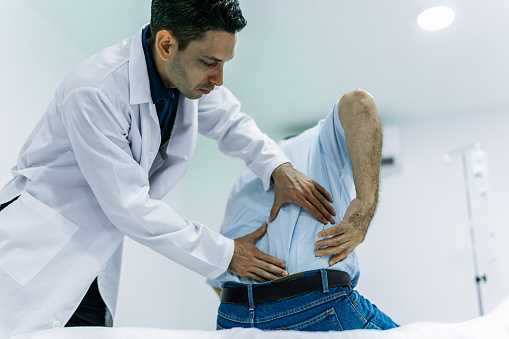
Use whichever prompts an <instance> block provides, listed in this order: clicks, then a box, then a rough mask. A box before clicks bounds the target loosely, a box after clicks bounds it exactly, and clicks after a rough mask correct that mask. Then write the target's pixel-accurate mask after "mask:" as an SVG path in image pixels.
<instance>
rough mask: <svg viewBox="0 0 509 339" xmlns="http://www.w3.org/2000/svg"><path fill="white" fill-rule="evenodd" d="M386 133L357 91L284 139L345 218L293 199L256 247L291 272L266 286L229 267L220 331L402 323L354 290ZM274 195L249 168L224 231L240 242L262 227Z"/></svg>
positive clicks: (222, 283) (220, 281)
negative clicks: (330, 218) (325, 215)
mask: <svg viewBox="0 0 509 339" xmlns="http://www.w3.org/2000/svg"><path fill="white" fill-rule="evenodd" d="M381 139H382V137H381V126H380V121H379V118H378V113H377V111H376V106H375V103H374V101H373V98H372V97H371V96H370V95H369V94H368V93H367V92H365V91H362V90H356V91H352V92H349V93H347V94H345V95H344V96H343V97H342V98H341V100H340V101H339V103H337V104H336V105H335V106H334V107H333V109H332V111H331V112H330V113H329V114H328V115H327V116H326V117H325V119H323V120H321V121H319V122H318V124H317V125H316V126H314V127H312V128H310V129H308V130H306V131H304V132H303V133H301V134H300V135H298V136H296V137H293V138H290V139H287V140H283V141H281V142H280V146H281V148H282V149H283V151H284V152H285V153H286V154H287V156H288V157H289V158H290V160H291V161H292V163H293V165H294V167H295V168H296V169H297V170H299V171H301V172H302V173H304V174H306V175H308V176H309V177H311V178H313V179H314V180H315V181H317V182H318V183H320V185H322V186H323V187H324V188H325V189H326V190H327V191H328V192H330V194H331V196H332V198H333V199H334V202H333V207H334V209H335V210H336V213H337V214H336V223H337V224H338V223H339V222H341V221H342V220H343V222H341V223H339V225H336V226H333V227H330V225H329V226H327V225H323V224H322V223H321V222H320V221H318V220H316V219H315V218H313V217H312V215H311V214H309V213H308V212H307V211H305V210H303V209H301V208H300V207H298V206H296V205H294V204H286V205H284V206H283V207H282V209H281V211H280V212H279V215H278V217H277V219H275V220H274V221H273V222H271V223H270V225H269V226H268V228H267V232H266V234H265V235H264V236H263V237H262V238H260V239H259V241H258V242H257V244H256V246H257V247H258V248H259V249H260V250H262V251H263V252H265V253H267V254H270V255H273V256H275V257H277V258H279V259H281V260H283V261H285V262H286V265H287V266H286V270H287V271H288V272H289V273H290V275H289V276H287V277H283V278H279V279H276V280H273V281H266V282H261V281H265V280H266V279H263V278H262V277H255V276H253V277H252V279H249V278H244V277H239V276H237V275H234V274H232V273H231V272H229V271H227V272H225V273H223V274H222V275H221V276H219V277H218V278H217V279H215V280H209V281H208V283H209V284H210V285H212V286H213V287H214V288H215V289H216V291H217V292H218V293H219V294H220V296H221V304H220V306H219V310H218V317H217V329H227V328H232V327H255V328H259V329H263V330H281V329H285V330H302V331H330V330H336V331H342V330H352V329H359V328H370V329H389V328H393V327H397V326H398V325H396V324H395V323H394V322H393V321H392V319H391V318H390V317H388V316H387V315H385V314H384V313H383V312H381V311H380V310H379V309H378V308H377V307H376V306H375V305H373V304H371V303H370V302H369V301H368V300H367V299H365V298H364V297H362V296H361V295H360V294H359V293H358V292H357V291H355V290H354V287H355V286H356V285H357V282H358V280H359V264H358V260H357V256H356V255H355V251H353V249H354V248H355V247H356V246H357V245H358V244H360V243H361V242H362V241H363V240H364V236H365V234H366V232H367V228H368V226H369V223H370V222H371V219H372V217H373V214H374V211H375V209H376V204H377V201H378V186H379V180H378V176H379V170H380V159H381V147H382V146H381V143H382V141H381ZM349 154H350V155H351V157H350V155H349ZM351 158H352V159H351ZM273 201H274V191H273V190H272V189H269V190H268V191H264V189H263V186H262V182H261V181H260V179H258V178H257V177H256V175H255V174H253V173H252V172H251V171H249V170H246V171H245V172H244V173H243V174H242V175H241V177H240V178H239V179H238V181H237V182H236V184H235V186H234V188H233V190H232V192H231V195H230V198H229V200H228V204H227V208H226V214H225V218H224V222H223V226H222V230H221V233H222V234H224V235H225V236H227V237H229V238H232V239H234V238H237V237H240V236H243V235H246V234H249V233H251V232H253V231H254V230H256V229H257V228H259V227H260V225H262V223H264V220H265V218H266V216H267V212H268V210H269V209H270V207H271V206H272V204H273ZM352 225H353V226H352ZM263 227H265V225H264V226H263ZM341 228H343V229H344V232H343V233H344V234H342V235H339V236H338V235H336V236H334V237H328V238H325V239H323V240H319V238H318V237H317V235H318V236H324V235H326V236H329V235H333V234H340V233H341V232H340V231H339V230H340V229H341ZM325 229H328V230H329V231H330V230H332V229H334V230H335V231H334V232H332V231H330V233H329V231H324V230H325ZM319 233H320V234H319ZM315 247H318V248H315ZM221 291H222V292H221Z"/></svg>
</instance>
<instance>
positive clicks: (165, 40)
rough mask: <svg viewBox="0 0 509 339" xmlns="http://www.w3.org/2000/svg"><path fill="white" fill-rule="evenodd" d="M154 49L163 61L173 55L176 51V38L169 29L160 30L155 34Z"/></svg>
mask: <svg viewBox="0 0 509 339" xmlns="http://www.w3.org/2000/svg"><path fill="white" fill-rule="evenodd" d="M156 49H157V53H158V54H159V57H160V58H161V59H162V60H163V61H168V60H170V59H172V58H173V57H175V55H176V54H177V52H178V42H177V39H175V37H174V36H173V34H171V32H170V31H167V30H164V29H163V30H160V31H159V32H157V35H156Z"/></svg>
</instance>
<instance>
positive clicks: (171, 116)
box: [141, 25, 180, 145]
mask: <svg viewBox="0 0 509 339" xmlns="http://www.w3.org/2000/svg"><path fill="white" fill-rule="evenodd" d="M150 34H151V33H150V25H147V27H145V28H144V29H143V33H142V37H141V42H142V44H143V51H144V52H145V60H146V61H147V69H148V78H149V80H150V94H151V96H152V101H153V102H154V104H155V105H156V110H157V116H158V117H159V125H160V126H161V145H162V144H164V143H165V142H166V141H168V139H170V135H171V131H172V129H173V124H174V122H175V115H176V111H177V104H178V101H179V93H180V92H179V90H178V89H176V88H175V89H168V88H166V86H165V85H164V83H163V80H162V79H161V76H160V75H159V73H158V72H157V68H156V65H155V63H154V60H152V56H151V55H150V49H149V46H148V44H147V39H148V38H150Z"/></svg>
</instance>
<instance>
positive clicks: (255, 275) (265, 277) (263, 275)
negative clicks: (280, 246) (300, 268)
mask: <svg viewBox="0 0 509 339" xmlns="http://www.w3.org/2000/svg"><path fill="white" fill-rule="evenodd" d="M258 265H259V267H258V266H253V267H252V269H251V270H250V272H249V273H248V278H251V279H253V280H256V281H257V282H265V281H269V280H274V279H277V278H279V277H281V276H283V274H285V275H288V273H287V272H286V271H284V270H282V269H281V268H279V267H277V266H275V265H272V264H269V263H266V262H263V261H261V260H260V261H259V262H258Z"/></svg>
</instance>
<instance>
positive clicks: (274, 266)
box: [228, 222, 288, 282]
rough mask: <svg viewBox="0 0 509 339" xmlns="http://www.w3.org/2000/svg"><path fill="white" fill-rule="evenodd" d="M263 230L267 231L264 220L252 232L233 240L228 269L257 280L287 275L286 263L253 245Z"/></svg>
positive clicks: (267, 279)
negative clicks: (233, 247)
mask: <svg viewBox="0 0 509 339" xmlns="http://www.w3.org/2000/svg"><path fill="white" fill-rule="evenodd" d="M265 232H267V223H266V222H264V223H263V225H262V227H260V228H259V229H257V230H256V231H254V232H253V233H250V234H248V235H245V236H243V237H240V238H237V239H235V240H234V241H235V250H234V252H233V258H232V260H231V262H230V266H228V271H230V272H232V273H234V274H236V275H240V276H241V277H246V278H251V279H253V280H255V281H257V282H265V281H269V280H274V279H277V278H278V276H283V277H284V276H287V275H288V272H287V271H285V270H284V268H286V264H285V263H284V262H283V261H281V260H279V259H277V258H275V257H273V256H270V255H268V254H265V253H263V252H262V251H260V250H259V249H258V248H257V247H256V246H255V245H254V243H255V241H256V240H257V239H258V238H260V237H261V236H263V235H264V234H265Z"/></svg>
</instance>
